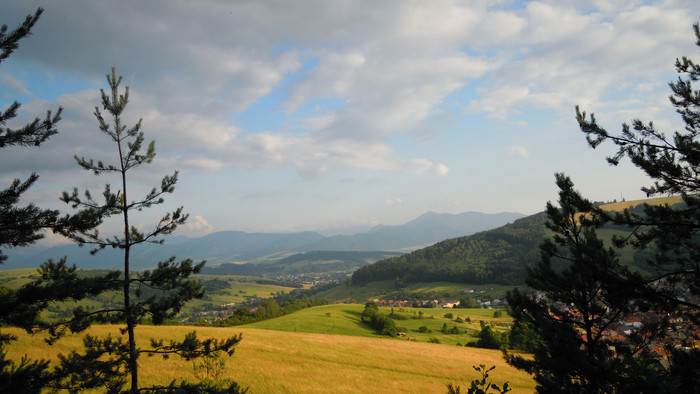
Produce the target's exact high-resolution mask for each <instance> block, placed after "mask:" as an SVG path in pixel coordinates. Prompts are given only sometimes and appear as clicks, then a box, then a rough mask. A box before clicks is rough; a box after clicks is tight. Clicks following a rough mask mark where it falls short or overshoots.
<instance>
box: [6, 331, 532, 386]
mask: <svg viewBox="0 0 700 394" xmlns="http://www.w3.org/2000/svg"><path fill="white" fill-rule="evenodd" d="M192 329H193V327H186V326H173V327H154V326H140V327H139V328H138V337H139V340H140V341H141V342H140V343H142V344H144V345H145V344H146V343H147V341H148V339H149V338H151V337H157V338H164V339H179V338H182V337H183V336H184V335H185V334H186V333H187V332H189V331H191V330H192ZM196 330H197V333H198V334H199V336H200V337H218V338H223V337H227V336H230V335H234V334H237V333H242V334H243V341H242V342H241V343H240V345H239V346H238V348H237V350H236V353H235V355H234V356H233V357H232V358H230V359H227V361H226V373H225V374H226V376H225V377H224V378H228V379H232V380H235V381H237V382H239V383H240V384H242V385H243V386H246V387H249V388H250V392H251V393H321V392H322V393H376V392H382V393H399V392H400V393H445V392H446V385H447V384H448V383H455V384H459V385H461V386H462V388H463V389H464V390H465V391H466V388H467V387H466V386H467V385H468V382H470V381H471V380H473V379H475V378H477V374H476V372H475V371H474V370H473V369H472V365H477V364H487V365H495V366H496V369H495V370H494V372H495V374H494V375H493V378H494V380H495V382H497V383H503V382H504V381H506V380H508V381H510V384H511V386H512V387H513V388H514V390H513V392H514V393H529V392H532V391H533V389H534V382H533V381H532V380H531V379H530V378H529V376H528V375H526V374H524V373H523V372H520V371H517V370H515V369H513V368H511V367H509V366H508V365H507V364H506V363H505V362H504V360H503V357H502V356H501V354H500V352H499V351H494V350H486V349H476V348H465V347H457V346H449V345H438V344H429V343H416V342H408V341H397V340H389V339H381V338H366V337H353V336H343V335H325V334H309V333H293V332H280V331H271V330H260V329H252V328H240V327H238V328H236V327H233V328H214V327H198V328H196ZM3 332H11V333H13V334H15V335H18V336H19V337H20V339H19V341H18V343H15V344H13V345H11V346H10V347H9V348H8V356H9V357H10V358H12V359H19V358H20V357H21V356H22V355H23V354H25V353H26V354H28V355H29V356H30V357H32V358H49V359H53V360H56V358H57V357H56V355H57V353H59V352H64V353H65V352H67V351H68V350H70V349H75V348H77V347H79V346H80V343H81V338H82V336H77V335H76V336H69V337H67V338H64V339H62V340H60V341H59V342H58V344H57V345H55V346H53V347H48V346H47V345H45V344H44V343H43V339H42V338H41V337H40V336H34V337H31V336H28V335H26V334H24V333H23V332H22V331H20V330H17V329H12V328H5V329H3ZM89 332H90V333H91V334H94V335H106V334H108V333H111V334H112V335H118V326H95V327H92V328H91V329H90V331H89ZM139 363H140V371H141V381H142V383H143V384H145V385H148V384H167V383H169V382H170V381H171V380H173V379H175V380H181V379H185V380H195V379H194V375H193V373H192V366H191V364H190V363H188V362H185V361H183V360H177V359H170V360H163V359H162V358H160V357H143V358H141V359H140V360H139Z"/></svg>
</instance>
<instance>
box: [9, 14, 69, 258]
mask: <svg viewBox="0 0 700 394" xmlns="http://www.w3.org/2000/svg"><path fill="white" fill-rule="evenodd" d="M43 11H44V10H43V9H41V8H39V9H37V10H36V12H35V13H34V15H28V16H27V18H26V19H25V20H24V22H23V23H22V24H21V25H20V26H19V27H17V28H16V29H14V30H12V31H10V32H8V27H7V25H2V27H0V63H2V62H3V61H4V60H6V59H7V58H8V57H9V56H10V55H11V54H12V52H13V51H14V50H15V49H17V48H18V46H19V41H20V40H21V39H22V38H25V37H27V36H29V35H30V34H31V29H32V27H34V25H35V24H36V22H37V21H38V20H39V17H40V16H41V14H42V12H43ZM19 108H20V103H18V102H17V101H15V102H13V103H12V104H10V105H9V106H8V107H7V108H6V109H5V110H3V111H0V148H8V147H19V146H22V147H38V146H39V145H41V144H42V143H43V142H45V141H47V140H48V139H49V138H50V137H51V136H53V135H55V134H56V133H58V130H57V129H56V123H57V122H58V121H59V120H60V119H61V111H62V109H61V108H59V109H58V110H57V111H56V113H55V114H53V113H52V112H51V111H48V112H47V113H46V117H45V118H44V119H43V120H42V119H40V118H38V117H37V118H35V119H34V120H33V121H32V122H30V123H28V124H26V125H24V126H22V127H19V128H9V127H6V126H5V125H6V124H7V122H8V121H9V120H11V119H13V118H15V117H16V116H17V111H18V110H19ZM38 178H39V176H38V175H37V174H36V173H32V174H31V175H30V176H29V178H27V179H26V180H20V179H15V180H14V181H13V182H12V184H11V185H10V186H9V187H8V188H6V189H4V190H0V246H1V247H22V246H27V245H30V244H33V243H34V242H36V241H37V240H39V239H41V238H43V233H42V230H43V229H45V228H49V227H52V226H53V225H54V224H55V223H56V220H57V218H58V211H55V210H48V209H41V208H38V207H37V206H35V205H34V204H28V205H25V206H18V205H19V201H20V198H21V196H22V194H24V193H25V192H26V191H27V190H28V189H29V188H30V187H31V186H32V185H33V184H34V182H36V180H37V179H38ZM6 260H7V256H6V255H4V254H3V253H2V251H0V262H4V261H6Z"/></svg>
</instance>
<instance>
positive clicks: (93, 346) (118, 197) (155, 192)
mask: <svg viewBox="0 0 700 394" xmlns="http://www.w3.org/2000/svg"><path fill="white" fill-rule="evenodd" d="M121 80H122V77H121V76H119V77H118V76H117V75H116V72H115V70H114V68H112V72H111V75H107V83H108V85H109V88H110V89H109V91H108V92H105V91H104V90H101V97H102V107H103V109H104V111H106V113H107V114H108V115H109V117H110V118H111V119H110V121H108V120H106V119H105V117H104V116H103V113H102V111H101V110H100V109H99V108H98V107H95V112H94V114H95V117H96V118H97V121H98V124H99V129H100V131H102V132H103V133H104V134H105V135H107V136H108V137H109V138H110V139H111V140H112V142H113V143H114V144H115V147H116V155H115V157H116V160H115V162H114V164H109V163H108V162H103V161H101V160H98V161H95V160H93V159H85V158H82V157H80V158H79V157H75V159H76V161H77V163H78V164H79V165H80V166H81V167H82V168H84V169H86V170H88V171H91V172H93V173H94V174H95V175H103V174H107V175H110V174H115V175H116V177H117V178H118V181H119V184H120V188H119V189H118V190H116V191H115V190H113V189H112V188H111V186H110V185H109V184H107V185H106V186H105V188H104V191H103V193H102V199H101V201H97V200H96V199H94V198H93V197H92V195H91V193H90V192H89V191H85V192H84V193H83V194H82V195H81V194H80V193H78V190H77V189H74V190H73V191H72V192H71V193H67V192H64V193H63V196H62V198H61V199H62V201H64V202H65V203H67V204H70V205H71V206H72V207H73V208H76V209H78V210H79V211H78V215H86V216H88V217H92V216H98V217H100V218H103V219H104V218H108V217H111V216H117V217H119V218H120V220H121V222H122V223H123V227H122V233H121V234H120V235H112V236H102V235H101V234H100V232H99V230H98V229H97V228H94V229H76V228H61V229H59V231H60V232H61V233H62V234H64V235H65V236H67V237H69V238H71V239H73V240H74V241H75V242H77V243H78V244H79V245H88V246H90V247H91V248H92V249H91V253H93V254H95V253H98V252H99V251H100V250H102V249H104V248H106V247H111V248H119V249H121V250H122V251H123V253H124V266H123V269H122V270H121V272H120V276H119V278H117V279H115V280H114V281H113V282H112V287H113V286H115V285H118V287H119V288H120V291H121V294H122V298H123V304H122V305H121V306H120V307H117V308H111V309H102V310H98V311H90V312H88V311H84V310H82V309H77V310H76V311H75V312H74V316H73V318H72V319H71V320H70V321H67V322H62V323H61V324H55V325H53V326H51V327H50V330H51V331H50V332H51V334H52V335H54V336H56V337H58V336H60V335H61V334H62V333H63V332H64V331H65V330H66V329H67V328H69V329H70V330H71V331H74V332H75V331H82V330H84V329H85V328H87V327H88V326H89V325H90V324H91V323H92V322H94V321H105V320H106V321H113V320H115V319H116V320H118V321H123V322H125V323H126V328H125V329H124V330H123V332H124V333H126V334H127V339H126V342H123V341H122V339H121V338H116V339H115V338H112V337H107V338H95V337H91V336H87V337H86V338H85V341H84V343H85V348H86V351H85V353H79V352H73V353H71V354H70V355H68V356H64V357H63V358H62V362H61V366H60V368H59V369H58V370H57V372H56V376H55V380H56V381H57V383H55V385H54V387H55V388H63V389H69V390H72V389H77V388H80V389H85V388H106V389H108V390H109V391H118V390H121V388H122V387H123V386H124V384H125V383H126V380H127V379H126V376H124V375H125V371H128V373H129V378H130V379H129V380H130V392H134V393H135V392H139V391H144V390H146V391H148V390H151V389H153V390H155V389H164V390H176V389H177V387H181V386H182V387H184V386H186V387H187V389H188V390H194V387H200V386H196V385H192V384H188V383H182V384H180V385H177V384H175V383H174V382H173V384H171V386H168V387H167V388H164V387H160V388H150V389H149V388H142V387H140V386H139V366H138V358H139V356H140V355H142V354H146V355H149V356H150V355H157V354H160V355H163V356H165V357H167V356H168V355H170V354H177V355H179V356H181V357H183V358H185V359H187V360H191V359H194V358H197V357H201V356H206V355H209V354H211V353H213V352H221V351H223V352H226V353H228V354H229V356H230V355H232V354H233V351H234V346H235V345H236V344H237V343H238V342H239V341H240V340H241V336H240V335H238V336H234V337H231V338H228V339H226V340H222V341H216V340H207V341H200V340H199V339H197V337H196V335H195V333H194V332H192V333H190V334H189V335H188V336H187V337H186V338H185V339H184V340H183V341H182V342H171V343H168V344H165V343H163V342H162V341H159V340H152V341H151V347H150V348H149V349H144V348H140V347H139V346H137V343H136V336H135V328H136V326H137V325H138V324H140V323H141V322H143V321H145V320H146V319H148V320H150V322H152V323H153V324H162V323H163V322H164V321H165V320H166V319H168V318H172V317H174V316H175V315H176V314H177V313H178V312H179V311H180V309H181V308H182V306H183V305H184V304H185V302H187V301H189V300H191V299H193V298H201V297H202V296H203V295H204V289H203V288H202V286H201V284H200V283H199V281H195V280H192V279H190V277H191V275H192V274H196V273H198V272H199V271H200V269H201V268H202V267H203V266H204V262H200V263H198V264H194V263H193V262H192V260H190V259H186V260H183V261H180V262H176V261H175V257H171V258H170V259H168V260H166V261H162V262H159V263H158V264H157V267H156V268H155V269H153V270H148V271H144V272H134V271H133V270H132V269H131V268H130V265H131V251H132V248H134V247H137V246H138V245H140V244H143V243H156V244H159V243H162V242H163V238H162V237H163V236H165V235H168V234H171V233H172V232H173V231H174V230H175V229H176V228H177V227H178V226H179V225H182V224H183V223H185V221H186V220H187V215H186V214H184V213H183V209H182V208H177V209H176V210H175V211H173V212H170V213H167V214H165V215H164V216H163V217H162V218H161V219H160V220H159V221H158V223H157V224H156V225H155V226H154V228H153V229H151V230H150V231H147V232H144V231H141V230H139V229H137V228H136V227H134V226H133V225H131V220H132V216H131V215H132V214H133V212H137V211H141V210H143V209H146V208H150V207H152V206H154V205H158V204H161V203H163V202H164V198H163V196H164V195H165V194H169V193H172V192H173V191H174V188H175V184H176V183H177V175H178V173H177V172H174V173H173V174H172V175H167V176H165V177H163V179H162V181H161V184H160V186H159V187H156V188H153V189H152V190H151V191H150V192H149V193H147V194H146V196H144V197H143V198H141V199H138V200H129V198H131V195H130V193H129V192H130V189H129V185H128V180H129V177H128V175H129V174H130V173H131V171H132V170H134V169H137V168H139V167H140V166H142V165H144V164H147V163H150V162H151V161H152V160H153V158H154V157H155V144H154V142H151V143H150V144H148V146H147V147H146V148H145V150H144V140H145V137H144V133H143V132H142V131H141V120H139V121H138V122H137V123H136V124H135V125H134V126H132V127H127V126H125V125H124V124H123V122H122V115H123V113H124V110H125V108H126V106H127V104H128V102H129V89H128V87H127V88H125V89H124V91H123V93H121V92H120V91H119V85H120V83H121ZM96 371H99V373H96ZM183 385H184V386H183ZM200 389H202V390H204V389H205V388H203V387H200ZM222 389H223V388H222ZM225 389H226V390H228V392H238V389H239V388H238V386H237V384H235V383H233V384H231V385H230V386H229V387H227V388H225ZM207 390H209V391H211V390H213V388H212V387H209V388H208V389H207Z"/></svg>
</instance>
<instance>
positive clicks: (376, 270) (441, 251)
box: [352, 212, 546, 284]
mask: <svg viewBox="0 0 700 394" xmlns="http://www.w3.org/2000/svg"><path fill="white" fill-rule="evenodd" d="M544 221H545V214H544V213H543V212H542V213H538V214H536V215H532V216H528V217H526V218H522V219H519V220H516V221H515V222H513V223H511V224H507V225H505V226H502V227H499V228H497V229H494V230H489V231H484V232H480V233H477V234H474V235H471V236H466V237H459V238H454V239H448V240H446V241H442V242H439V243H437V244H435V245H433V246H430V247H427V248H424V249H420V250H416V251H414V252H411V253H408V254H405V255H403V256H399V257H394V258H390V259H386V260H381V261H378V262H376V263H374V264H371V265H368V266H365V267H363V268H360V269H358V270H357V271H355V273H354V274H353V276H352V280H353V283H366V282H371V281H377V280H387V279H398V280H399V281H403V282H437V281H451V282H460V283H501V284H518V283H522V281H523V279H524V278H525V273H526V272H525V267H527V266H529V265H531V264H532V263H534V262H535V261H536V260H537V259H538V258H539V250H538V245H539V243H540V242H542V239H543V238H544V237H545V235H546V229H545V227H544Z"/></svg>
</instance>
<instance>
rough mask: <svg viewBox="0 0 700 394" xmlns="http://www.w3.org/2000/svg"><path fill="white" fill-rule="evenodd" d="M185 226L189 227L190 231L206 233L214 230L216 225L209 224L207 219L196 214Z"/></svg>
mask: <svg viewBox="0 0 700 394" xmlns="http://www.w3.org/2000/svg"><path fill="white" fill-rule="evenodd" d="M185 228H187V230H188V232H189V233H199V234H206V233H210V232H212V231H213V230H214V227H213V226H212V225H211V224H209V222H208V221H207V219H205V218H203V217H201V216H199V215H195V217H194V219H192V218H190V219H189V220H188V221H187V223H185Z"/></svg>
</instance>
